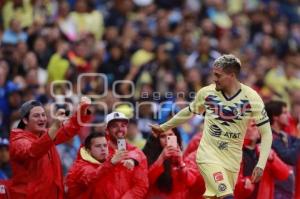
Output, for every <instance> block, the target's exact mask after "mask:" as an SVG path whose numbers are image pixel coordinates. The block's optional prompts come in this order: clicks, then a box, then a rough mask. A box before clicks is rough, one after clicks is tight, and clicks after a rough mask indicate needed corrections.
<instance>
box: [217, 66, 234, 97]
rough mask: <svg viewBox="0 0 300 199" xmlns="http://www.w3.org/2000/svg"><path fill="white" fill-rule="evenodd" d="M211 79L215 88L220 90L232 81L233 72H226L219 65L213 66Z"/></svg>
mask: <svg viewBox="0 0 300 199" xmlns="http://www.w3.org/2000/svg"><path fill="white" fill-rule="evenodd" d="M213 81H214V82H215V84H216V90H217V91H221V90H223V89H224V88H226V87H227V86H228V85H229V84H230V82H232V81H233V74H230V73H226V72H225V71H224V70H223V68H221V67H216V66H214V67H213Z"/></svg>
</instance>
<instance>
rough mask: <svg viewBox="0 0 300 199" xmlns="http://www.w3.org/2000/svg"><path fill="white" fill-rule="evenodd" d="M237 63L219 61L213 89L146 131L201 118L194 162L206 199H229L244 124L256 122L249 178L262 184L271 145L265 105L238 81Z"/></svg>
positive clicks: (234, 60) (227, 57) (235, 60)
mask: <svg viewBox="0 0 300 199" xmlns="http://www.w3.org/2000/svg"><path fill="white" fill-rule="evenodd" d="M240 70H241V62H240V60H239V59H238V58H236V57H235V56H234V55H223V56H221V57H219V58H217V59H216V60H215V62H214V65H213V80H214V82H215V83H214V84H211V85H209V86H206V87H204V88H202V89H200V90H199V91H198V93H197V95H196V97H195V99H194V101H193V102H192V103H191V104H190V105H189V106H188V107H186V108H184V109H182V110H181V111H180V112H178V113H177V114H176V115H175V116H174V117H173V118H171V119H170V120H169V121H167V122H166V123H164V124H162V125H150V126H151V128H152V130H153V132H154V134H157V135H158V134H160V133H161V132H164V131H167V130H168V129H171V128H174V127H176V126H178V125H179V124H182V123H184V122H185V121H187V120H188V119H189V118H191V117H192V116H193V114H203V113H205V120H204V132H203V137H202V139H201V142H200V144H199V147H198V151H197V157H196V161H197V164H198V166H199V169H200V172H201V174H202V176H203V178H204V181H205V187H206V191H205V193H204V196H205V197H207V198H214V197H217V198H225V199H230V198H233V189H234V186H235V183H236V180H237V175H238V171H239V168H240V162H241V158H242V145H243V140H244V135H245V132H246V128H247V125H248V122H249V121H250V119H251V118H253V119H254V120H255V123H256V125H257V126H258V128H259V131H260V134H261V153H260V156H259V160H258V163H257V165H256V167H255V169H254V170H253V173H252V178H251V180H252V182H253V183H256V182H258V181H259V180H260V178H261V176H262V174H263V170H264V168H265V165H266V161H267V159H268V155H269V152H270V148H271V144H272V132H271V128H270V123H269V118H268V116H267V114H266V111H265V109H264V103H263V101H262V100H261V98H260V97H259V95H258V94H257V93H256V92H255V91H254V90H253V89H251V88H250V87H248V86H246V85H244V84H242V83H240V82H239V80H238V76H239V73H240Z"/></svg>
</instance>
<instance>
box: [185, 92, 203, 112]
mask: <svg viewBox="0 0 300 199" xmlns="http://www.w3.org/2000/svg"><path fill="white" fill-rule="evenodd" d="M206 90H207V89H205V88H202V89H200V90H199V91H198V92H197V95H196V97H195V99H194V101H192V102H191V103H190V104H189V111H190V112H192V113H194V114H202V113H203V111H204V102H205V94H206Z"/></svg>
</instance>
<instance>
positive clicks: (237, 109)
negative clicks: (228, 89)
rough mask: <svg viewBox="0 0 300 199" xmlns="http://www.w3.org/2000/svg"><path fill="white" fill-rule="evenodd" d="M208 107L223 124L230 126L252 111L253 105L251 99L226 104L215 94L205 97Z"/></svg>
mask: <svg viewBox="0 0 300 199" xmlns="http://www.w3.org/2000/svg"><path fill="white" fill-rule="evenodd" d="M205 106H206V109H207V110H209V112H210V113H211V114H212V115H213V116H214V117H215V118H216V119H217V120H220V123H221V124H222V125H226V126H229V124H230V123H236V121H237V120H242V117H243V116H245V115H246V114H250V113H251V105H250V102H249V100H240V101H239V102H238V103H234V104H233V105H231V106H228V105H224V104H223V103H222V101H221V100H220V99H219V98H218V97H217V96H215V95H208V96H207V97H206V98H205Z"/></svg>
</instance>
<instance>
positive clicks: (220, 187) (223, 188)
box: [218, 183, 227, 192]
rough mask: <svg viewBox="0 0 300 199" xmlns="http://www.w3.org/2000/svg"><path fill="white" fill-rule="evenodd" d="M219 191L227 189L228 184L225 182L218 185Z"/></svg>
mask: <svg viewBox="0 0 300 199" xmlns="http://www.w3.org/2000/svg"><path fill="white" fill-rule="evenodd" d="M218 189H219V191H221V192H223V191H225V190H226V189H227V186H226V185H225V184H224V183H221V184H219V186H218Z"/></svg>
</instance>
